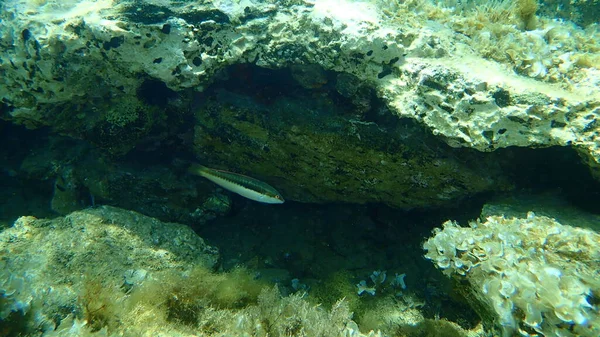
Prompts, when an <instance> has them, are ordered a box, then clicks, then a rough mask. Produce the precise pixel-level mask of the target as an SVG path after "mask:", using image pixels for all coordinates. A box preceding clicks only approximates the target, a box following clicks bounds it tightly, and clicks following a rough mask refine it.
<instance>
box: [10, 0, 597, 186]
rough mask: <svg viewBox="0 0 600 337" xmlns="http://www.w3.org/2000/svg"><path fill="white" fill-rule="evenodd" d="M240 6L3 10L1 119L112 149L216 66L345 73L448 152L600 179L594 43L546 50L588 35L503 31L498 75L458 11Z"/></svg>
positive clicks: (324, 4) (15, 4) (199, 86)
mask: <svg viewBox="0 0 600 337" xmlns="http://www.w3.org/2000/svg"><path fill="white" fill-rule="evenodd" d="M242 4H243V7H242V6H238V5H235V4H234V3H233V2H230V1H216V2H203V3H194V4H188V3H185V2H175V1H165V2H159V3H157V4H154V3H140V2H138V1H118V2H117V1H112V0H103V1H89V0H81V1H73V2H68V3H62V2H60V3H59V2H56V1H52V0H48V1H31V2H22V1H17V0H9V1H5V2H3V3H2V4H1V5H0V6H2V7H1V14H0V15H1V19H2V20H3V23H4V25H3V28H2V31H1V32H0V46H2V48H3V49H4V50H5V51H6V52H5V53H4V54H3V55H2V56H1V60H0V72H1V74H2V76H1V80H0V81H1V83H2V85H1V86H0V97H2V104H3V107H2V110H1V111H2V118H4V119H9V120H12V121H14V122H16V123H21V124H25V125H27V126H28V127H39V126H42V125H50V126H52V127H53V128H54V129H56V130H59V131H61V132H63V133H66V134H70V135H73V136H76V137H80V138H86V139H90V140H92V141H94V143H96V144H99V145H101V146H103V147H105V148H107V149H110V151H112V152H114V153H123V152H127V151H128V150H130V149H131V148H133V147H135V145H136V144H137V143H138V142H140V140H141V139H143V138H144V137H145V136H147V135H148V134H149V133H150V132H151V131H152V128H153V127H155V126H156V125H157V124H160V123H161V121H163V120H164V119H165V118H166V116H169V115H172V114H177V112H178V111H181V110H182V107H183V106H184V105H180V103H181V102H179V103H178V102H177V99H175V96H176V93H177V92H181V91H183V90H185V89H188V88H193V90H197V91H203V90H204V89H205V88H206V87H207V86H208V85H209V84H211V83H212V82H214V81H215V79H216V78H217V77H218V76H217V74H219V73H220V71H222V70H223V69H224V68H225V67H227V66H230V65H233V64H242V63H247V64H254V65H257V66H260V67H268V68H286V67H290V66H300V67H315V68H314V69H317V68H318V69H323V70H325V71H333V72H338V73H347V74H350V75H352V76H355V77H357V78H358V79H360V80H361V81H362V82H364V83H366V84H368V85H369V86H370V87H372V88H373V89H374V91H375V92H376V93H377V94H378V95H379V96H380V97H381V98H382V99H383V100H384V102H385V103H386V104H387V105H388V106H389V107H390V108H391V111H392V113H393V114H395V115H398V116H401V117H408V118H412V119H415V120H417V121H418V122H420V123H422V124H423V125H425V126H426V127H427V128H429V129H430V130H431V131H432V132H433V134H434V135H436V136H438V137H439V138H440V139H442V140H443V141H445V142H447V143H448V144H449V145H451V146H454V147H469V148H475V149H477V150H479V151H492V150H494V149H498V148H504V147H510V146H522V147H546V146H552V145H559V146H573V147H574V148H575V149H576V150H578V151H579V152H580V153H581V154H582V156H583V157H584V158H585V160H586V162H587V164H588V165H589V166H590V167H592V168H595V169H596V170H595V171H594V172H595V173H596V176H597V177H599V176H600V173H599V172H600V147H598V146H597V144H598V142H599V140H598V136H597V135H598V134H599V128H600V125H599V123H597V118H598V111H599V109H600V89H599V87H600V86H599V85H598V83H600V74H599V72H598V68H597V65H596V64H597V62H595V60H596V59H597V58H594V56H593V53H594V51H597V50H598V49H597V46H595V45H587V44H586V45H581V46H578V45H575V46H574V45H571V44H569V45H568V47H567V46H566V44H565V43H566V42H564V41H565V39H564V38H561V39H560V40H561V41H563V42H560V43H556V44H553V43H551V42H552V40H553V39H555V36H557V34H554V33H551V32H553V31H558V30H566V33H564V34H563V33H561V34H558V35H560V36H578V37H583V36H586V34H587V33H584V32H583V31H582V30H581V29H579V28H577V27H574V26H573V27H571V26H569V25H566V24H561V23H560V22H552V21H551V20H550V19H546V20H545V21H544V20H542V19H541V18H538V19H537V20H536V27H535V28H536V29H530V30H527V31H519V32H514V34H512V35H511V36H515V34H518V36H519V38H521V37H522V38H523V39H525V40H527V41H531V46H529V44H525V47H523V48H528V50H527V53H526V54H527V55H520V53H522V52H524V51H522V50H521V48H522V47H519V41H521V40H519V39H516V38H515V41H516V42H514V43H511V44H509V45H508V46H507V47H506V48H505V50H503V53H502V54H507V55H508V54H510V55H514V56H515V57H516V58H517V59H518V62H517V61H514V62H516V63H514V64H510V65H508V67H507V65H506V64H500V63H498V62H496V61H494V60H491V59H490V58H485V56H486V53H484V52H483V51H480V53H478V52H476V51H473V48H474V47H475V46H474V45H475V44H478V43H485V42H484V41H483V40H485V39H484V37H483V36H480V37H475V36H473V37H471V36H468V35H467V36H465V34H463V33H462V30H461V29H458V28H456V27H455V26H453V28H454V29H456V31H455V30H453V29H451V28H449V26H452V25H446V23H447V22H449V21H451V20H452V16H458V15H459V13H458V12H455V11H451V10H447V9H444V8H443V7H436V6H434V5H431V6H429V7H427V5H422V6H423V8H416V9H415V8H411V7H410V6H411V4H410V3H409V4H402V3H400V2H388V4H387V5H386V6H383V3H382V2H379V1H372V2H351V1H344V2H343V3H341V4H340V2H339V1H331V0H318V1H313V2H301V1H287V2H279V3H276V2H275V3H274V2H250V1H247V2H242ZM340 7H343V8H344V11H340V10H339V8H340ZM492 9H493V8H492ZM417 12H418V13H422V12H424V13H425V15H417V14H415V13H417ZM479 14H481V13H479ZM460 15H464V16H465V20H462V21H460V24H462V25H463V26H464V25H470V27H475V28H476V29H480V28H481V27H479V26H478V25H481V23H480V22H478V21H477V19H476V18H477V16H476V15H477V13H476V12H466V13H463V14H460ZM436 20H437V21H436ZM455 21H457V20H455ZM506 26H510V27H514V26H515V25H514V24H511V22H507V23H506ZM528 29H529V28H528ZM594 34H597V33H596V32H591V33H589V34H587V35H590V36H592V37H593V36H594ZM485 36H487V37H490V36H493V34H492V33H489V34H488V35H485ZM553 36H554V37H553ZM566 40H567V41H579V40H578V39H576V38H567V39H566ZM478 41H479V42H478ZM585 41H588V40H585ZM589 41H592V42H589V43H593V41H594V39H593V38H590V39H589ZM585 43H588V42H585ZM563 44H565V46H564V47H563ZM517 47H518V48H517ZM475 49H476V50H477V48H475ZM516 49H519V50H516ZM586 50H589V51H590V52H587V51H586ZM517 54H518V55H517ZM529 54H531V55H529ZM571 56H572V57H571ZM507 62H508V61H507ZM517 63H518V64H517ZM567 65H568V66H567ZM510 67H512V68H514V69H515V70H516V71H518V72H520V73H515V72H514V71H513V70H512V69H509V68H510ZM565 67H566V68H568V69H566V70H565ZM559 68H561V69H562V70H560V69H559ZM548 76H550V77H548ZM552 76H553V77H552ZM550 82H557V83H550ZM322 84H324V82H323V81H322V80H316V81H315V82H314V83H308V86H309V87H313V88H314V87H319V86H320V85H322ZM307 90H309V89H307Z"/></svg>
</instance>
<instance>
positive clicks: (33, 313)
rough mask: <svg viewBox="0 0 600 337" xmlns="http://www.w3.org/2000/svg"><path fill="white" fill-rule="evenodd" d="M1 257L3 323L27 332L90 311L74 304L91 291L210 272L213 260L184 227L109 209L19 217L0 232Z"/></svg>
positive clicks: (207, 248) (212, 253) (211, 250)
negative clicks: (159, 276) (196, 269)
mask: <svg viewBox="0 0 600 337" xmlns="http://www.w3.org/2000/svg"><path fill="white" fill-rule="evenodd" d="M0 256H1V263H2V271H1V272H0V275H1V276H0V277H1V281H0V282H1V285H0V289H1V290H2V292H1V294H0V295H1V296H0V297H1V299H0V305H1V306H2V309H1V310H0V313H1V314H2V317H0V318H1V319H2V321H3V323H2V325H3V326H5V327H6V328H7V329H10V328H9V327H10V326H11V325H15V322H22V325H24V327H23V329H24V330H25V331H29V332H32V331H41V332H44V331H50V330H52V329H53V328H54V326H55V325H56V324H58V323H59V322H60V319H62V318H65V317H66V316H67V315H69V314H74V315H75V316H77V317H79V318H82V317H83V315H84V314H83V312H84V311H85V310H92V309H91V308H87V309H86V308H84V307H83V305H82V301H81V297H83V296H84V294H85V293H86V291H87V292H89V291H90V290H89V289H90V287H95V288H98V287H107V289H110V291H113V292H115V293H117V294H118V293H119V292H121V293H122V294H124V293H125V292H126V291H127V289H130V288H131V287H135V286H139V284H140V283H141V282H142V281H143V280H144V279H145V278H146V277H147V276H148V277H149V276H151V275H153V274H154V273H157V272H160V271H165V270H170V271H175V270H180V269H187V268H190V267H191V266H201V267H203V268H207V269H212V268H215V267H216V266H217V262H218V259H219V254H218V251H217V249H216V248H214V247H211V246H209V245H207V244H206V243H205V242H204V241H203V240H202V238H200V237H198V236H197V235H196V234H195V233H194V232H193V231H192V230H191V229H190V228H188V227H186V226H184V225H179V224H172V223H163V222H160V221H158V220H156V219H153V218H149V217H146V216H143V215H141V214H138V213H135V212H131V211H125V210H121V209H118V208H113V207H108V206H103V207H99V208H96V209H87V210H83V211H79V212H74V213H71V214H70V215H68V216H66V217H63V218H57V219H54V220H48V219H36V218H34V217H21V218H19V219H18V220H17V221H16V222H15V224H14V226H13V227H11V228H8V229H5V230H4V231H2V232H1V233H0ZM119 286H120V287H122V289H121V290H119V289H118V287H119ZM86 289H87V290H86ZM97 292H99V290H97ZM99 301H100V300H99ZM112 305H113V306H114V305H117V304H116V303H113V304H112ZM96 309H97V308H96ZM16 325H18V324H16ZM16 325H15V327H14V328H15V329H17V328H18V327H17V326H16Z"/></svg>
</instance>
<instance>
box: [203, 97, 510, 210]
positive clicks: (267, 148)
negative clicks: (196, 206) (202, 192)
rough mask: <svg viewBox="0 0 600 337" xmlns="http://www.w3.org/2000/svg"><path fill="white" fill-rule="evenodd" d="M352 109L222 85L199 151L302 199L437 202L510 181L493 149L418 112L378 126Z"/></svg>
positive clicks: (208, 109) (207, 107)
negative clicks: (459, 146) (448, 135)
mask: <svg viewBox="0 0 600 337" xmlns="http://www.w3.org/2000/svg"><path fill="white" fill-rule="evenodd" d="M354 112H355V111H353V110H350V109H347V108H338V107H336V106H335V105H334V104H332V103H331V101H329V100H328V99H323V98H322V97H321V96H316V97H310V96H309V97H295V98H273V99H272V100H270V101H269V103H268V104H265V103H261V102H257V101H253V100H249V99H248V98H247V97H245V96H241V95H238V94H234V93H231V92H226V91H221V92H219V94H218V100H211V101H209V102H206V103H205V104H204V105H203V106H201V107H200V108H199V109H198V112H197V114H196V121H197V122H196V123H197V126H196V127H195V131H194V150H195V152H196V153H197V156H198V157H199V158H204V159H205V160H206V161H207V162H208V163H211V165H212V163H214V165H217V167H221V168H223V169H226V170H234V171H238V172H240V173H247V172H251V173H248V174H251V175H253V176H254V177H256V178H260V179H263V180H265V181H267V182H268V183H269V184H271V185H272V186H275V187H276V188H277V190H278V191H280V192H281V193H282V194H283V195H284V197H285V198H286V199H289V200H295V201H301V202H317V203H324V202H332V201H336V202H350V203H356V204H367V203H374V202H381V203H384V204H387V205H391V206H395V207H402V208H413V207H433V206H435V205H446V204H450V203H453V202H455V201H456V200H460V199H462V198H465V197H467V196H469V195H474V194H478V193H483V192H486V191H492V190H495V191H498V190H506V189H509V188H510V183H509V182H508V180H507V179H506V177H505V176H504V175H503V174H502V173H501V170H500V167H499V166H498V161H497V160H496V159H495V157H494V155H491V156H484V155H482V154H481V153H479V152H477V151H461V150H455V149H452V148H450V147H448V146H447V145H446V144H444V143H442V142H440V141H438V140H436V139H435V138H433V137H431V135H429V134H428V133H427V132H426V131H424V130H423V129H422V128H421V127H420V126H419V125H417V124H415V123H413V122H412V121H410V120H403V121H397V120H391V121H386V122H385V124H384V123H382V125H385V126H381V127H380V126H379V125H378V124H377V123H375V122H372V121H361V120H359V119H356V118H354V116H355V114H354ZM207 165H209V164H207Z"/></svg>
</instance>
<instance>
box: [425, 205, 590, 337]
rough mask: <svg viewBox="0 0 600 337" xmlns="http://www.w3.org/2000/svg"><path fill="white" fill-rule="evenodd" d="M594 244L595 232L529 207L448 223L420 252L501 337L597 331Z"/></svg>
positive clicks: (584, 334) (582, 333) (577, 334)
mask: <svg viewBox="0 0 600 337" xmlns="http://www.w3.org/2000/svg"><path fill="white" fill-rule="evenodd" d="M575 221H576V220H575ZM575 223H576V222H575ZM599 247H600V234H598V233H597V232H595V231H593V230H589V229H584V228H578V227H572V226H569V225H563V224H561V223H559V222H557V221H556V220H554V219H551V218H548V217H545V216H536V215H535V214H534V213H533V212H530V213H528V215H527V217H525V218H506V217H504V216H489V217H488V218H487V219H485V220H482V221H477V222H472V223H471V224H470V226H469V227H460V226H458V224H456V223H455V222H452V221H447V222H446V223H444V224H443V228H441V229H440V228H438V229H436V230H435V231H434V235H433V237H431V238H430V239H428V240H427V241H426V242H425V243H424V244H423V248H424V249H425V250H426V251H427V253H426V255H425V257H426V258H428V259H430V260H432V262H433V263H434V264H435V265H436V266H437V267H438V268H439V269H441V270H442V271H443V273H444V274H446V275H448V276H452V277H453V278H454V279H456V280H457V281H458V282H457V283H456V287H457V288H458V291H459V292H461V293H462V294H463V295H464V296H465V298H466V299H467V300H468V301H469V302H470V303H471V305H472V307H473V308H474V309H475V310H476V311H477V312H478V314H479V315H480V316H481V318H482V319H483V321H484V324H486V325H487V327H488V329H497V330H498V331H501V332H502V335H503V336H512V335H513V334H516V333H517V331H518V333H519V334H520V335H522V336H539V335H544V336H559V335H568V336H582V337H594V336H598V335H599V334H600V314H599V313H598V303H599V299H600V275H599V270H600V250H599Z"/></svg>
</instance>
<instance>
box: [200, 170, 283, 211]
mask: <svg viewBox="0 0 600 337" xmlns="http://www.w3.org/2000/svg"><path fill="white" fill-rule="evenodd" d="M188 171H189V172H190V173H192V174H196V175H199V176H201V177H204V178H206V179H208V180H210V181H212V182H213V183H215V184H217V185H219V186H221V187H223V188H224V189H226V190H229V191H231V192H234V193H237V194H239V195H241V196H243V197H246V198H248V199H251V200H254V201H258V202H264V203H266V204H283V202H284V200H283V197H282V196H281V194H280V193H279V192H277V190H276V189H275V188H273V186H271V185H269V184H267V183H265V182H262V181H260V180H257V179H254V178H251V177H248V176H245V175H242V174H237V173H233V172H227V171H222V170H215V169H211V168H208V167H206V166H202V165H198V164H193V165H191V166H190V168H189V169H188Z"/></svg>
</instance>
